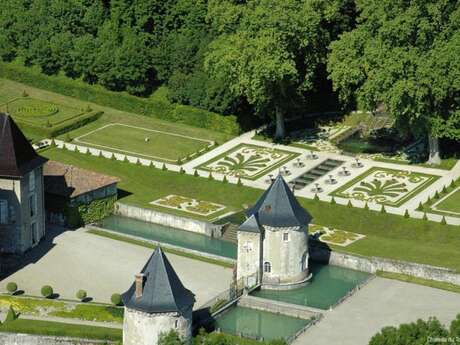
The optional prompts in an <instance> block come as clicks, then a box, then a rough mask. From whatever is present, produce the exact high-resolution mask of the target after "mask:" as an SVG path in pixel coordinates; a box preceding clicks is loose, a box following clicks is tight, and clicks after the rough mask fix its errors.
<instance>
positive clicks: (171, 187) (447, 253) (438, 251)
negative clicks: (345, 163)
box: [40, 149, 460, 271]
mask: <svg viewBox="0 0 460 345" xmlns="http://www.w3.org/2000/svg"><path fill="white" fill-rule="evenodd" d="M40 154H41V155H42V156H45V157H47V158H50V159H53V160H58V161H62V162H64V163H67V164H72V165H77V166H80V167H82V168H85V169H90V170H94V171H98V172H101V173H105V174H110V175H113V176H117V177H119V178H120V180H121V182H120V183H119V186H118V187H119V189H120V190H121V192H120V196H121V202H123V203H128V204H132V205H135V206H139V207H145V208H154V209H158V208H157V207H155V206H153V205H151V204H150V202H151V201H152V200H156V199H159V198H163V197H165V196H167V195H171V194H178V195H183V196H187V197H190V198H194V199H198V200H206V201H210V202H213V203H217V204H221V205H225V206H226V207H227V209H228V211H238V210H241V209H242V208H243V205H251V204H253V203H254V202H255V201H256V200H257V198H258V197H259V196H260V194H261V193H262V191H261V190H259V189H254V188H249V187H245V186H237V185H234V184H229V183H222V182H219V181H210V180H208V179H203V178H199V177H194V176H190V175H186V174H179V173H174V172H170V171H162V170H161V169H154V168H151V167H142V166H137V165H133V164H129V163H125V162H119V161H112V160H107V159H104V158H98V157H93V156H88V155H81V154H79V153H75V152H69V151H65V150H59V149H47V150H42V151H41V152H40ZM229 196H231V197H229ZM299 201H300V203H301V204H302V206H304V207H305V208H306V209H308V211H309V212H310V213H311V214H312V216H313V221H314V223H315V224H321V225H323V226H327V227H331V228H336V229H340V230H345V231H350V232H355V233H359V234H363V235H365V236H366V238H364V239H362V240H359V241H357V242H355V243H352V244H351V245H349V246H347V247H340V246H334V245H331V247H332V248H333V249H334V250H338V251H342V252H348V253H352V254H360V255H365V256H380V257H387V258H391V259H399V260H406V261H413V262H418V263H424V264H431V265H435V266H443V267H448V268H453V269H456V270H458V271H460V252H459V251H458V248H459V247H460V232H459V231H458V227H457V226H451V225H443V224H440V223H434V222H430V221H424V220H421V219H412V218H404V217H402V216H397V215H392V214H386V213H385V214H383V213H380V212H375V211H369V210H366V209H358V208H350V207H347V206H342V205H336V204H330V203H327V202H322V201H315V200H311V199H305V198H299ZM161 210H162V211H165V208H162V209H161ZM170 213H173V214H177V215H182V216H187V217H193V218H197V219H206V217H202V216H198V215H193V216H192V215H191V214H190V213H185V212H182V211H176V210H172V209H171V210H170Z"/></svg>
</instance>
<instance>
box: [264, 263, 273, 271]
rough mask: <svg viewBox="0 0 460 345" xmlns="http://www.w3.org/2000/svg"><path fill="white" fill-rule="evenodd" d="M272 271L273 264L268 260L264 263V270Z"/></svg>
mask: <svg viewBox="0 0 460 345" xmlns="http://www.w3.org/2000/svg"><path fill="white" fill-rule="evenodd" d="M271 271H272V265H271V263H269V262H268V261H267V262H265V263H264V272H265V273H270V272H271Z"/></svg>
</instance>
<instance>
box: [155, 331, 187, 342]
mask: <svg viewBox="0 0 460 345" xmlns="http://www.w3.org/2000/svg"><path fill="white" fill-rule="evenodd" d="M184 344H185V342H184V340H183V339H182V338H181V337H180V336H179V334H178V333H177V332H176V331H174V330H170V331H169V332H165V333H160V335H159V337H158V345H184Z"/></svg>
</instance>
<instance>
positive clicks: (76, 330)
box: [0, 319, 122, 341]
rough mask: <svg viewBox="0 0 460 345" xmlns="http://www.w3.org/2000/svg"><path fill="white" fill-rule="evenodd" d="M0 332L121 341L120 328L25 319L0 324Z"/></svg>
mask: <svg viewBox="0 0 460 345" xmlns="http://www.w3.org/2000/svg"><path fill="white" fill-rule="evenodd" d="M0 332H9V333H25V334H37V335H46V336H57V337H72V338H84V339H101V340H111V341H121V339H122V330H121V329H114V328H106V327H95V326H83V325H74V324H68V323H61V322H50V321H39V320H27V319H17V320H14V321H9V322H6V323H4V324H2V325H1V326H0Z"/></svg>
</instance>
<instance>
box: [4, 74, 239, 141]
mask: <svg viewBox="0 0 460 345" xmlns="http://www.w3.org/2000/svg"><path fill="white" fill-rule="evenodd" d="M22 91H26V92H27V93H28V94H29V96H30V97H32V98H36V99H42V100H46V101H48V102H52V103H55V104H57V105H64V106H67V107H71V108H76V109H82V108H83V109H84V108H86V107H87V106H88V105H89V106H90V107H91V108H92V109H93V110H97V111H103V112H104V115H103V116H102V117H101V118H100V119H99V120H98V121H96V122H94V123H92V124H90V125H88V126H85V127H83V128H80V129H77V130H75V131H72V132H70V133H69V135H70V136H71V137H72V138H74V137H76V136H79V135H82V134H84V133H87V132H88V131H90V130H94V129H96V128H98V127H100V126H101V125H105V124H108V123H114V122H123V123H126V124H129V125H136V126H140V127H148V128H153V129H156V130H161V131H167V132H173V133H177V134H183V135H187V136H192V137H197V138H202V139H207V140H214V141H217V142H218V143H223V142H225V141H227V140H228V139H230V138H231V136H230V135H228V134H225V133H220V132H215V131H211V130H207V129H202V128H198V127H192V126H188V125H184V124H179V123H172V122H167V121H163V120H159V119H155V118H152V117H148V116H142V115H137V114H133V113H128V112H125V111H120V110H116V109H113V108H109V107H104V106H100V105H97V104H95V103H90V102H84V101H81V100H79V99H76V98H72V97H67V96H63V95H60V94H57V93H54V92H49V91H45V90H42V89H37V88H34V87H31V86H28V85H25V84H21V83H18V82H14V81H11V80H7V79H1V78H0V101H1V100H2V97H4V95H7V99H9V97H10V95H14V94H18V93H19V94H22ZM26 134H29V133H26ZM30 136H33V133H30Z"/></svg>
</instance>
